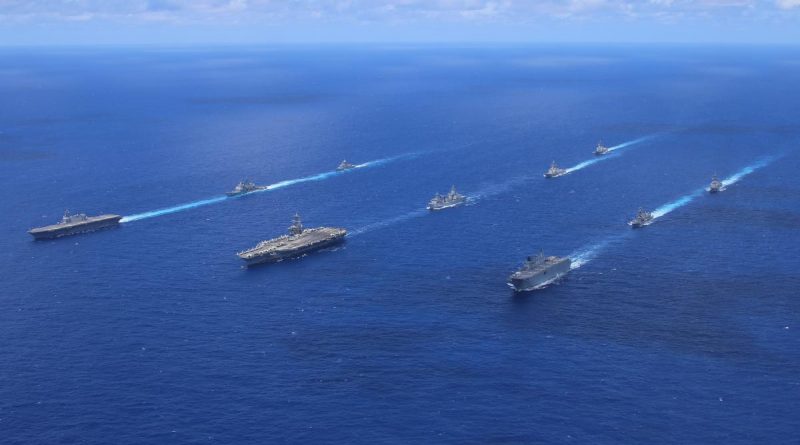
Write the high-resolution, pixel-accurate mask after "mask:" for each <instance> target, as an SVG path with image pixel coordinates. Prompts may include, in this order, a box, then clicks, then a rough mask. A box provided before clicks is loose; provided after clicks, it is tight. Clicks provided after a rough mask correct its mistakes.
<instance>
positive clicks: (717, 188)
mask: <svg viewBox="0 0 800 445" xmlns="http://www.w3.org/2000/svg"><path fill="white" fill-rule="evenodd" d="M723 191H725V186H724V185H722V182H720V180H719V179H717V175H714V176H712V177H711V184H709V186H708V192H709V193H717V192H723Z"/></svg>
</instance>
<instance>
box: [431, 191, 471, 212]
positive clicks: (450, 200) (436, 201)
mask: <svg viewBox="0 0 800 445" xmlns="http://www.w3.org/2000/svg"><path fill="white" fill-rule="evenodd" d="M466 202H467V197H466V196H464V195H462V194H460V193H458V192H457V191H456V186H453V187H451V188H450V193H448V194H446V195H440V194H438V193H437V194H436V195H435V196H434V197H433V198H432V199H431V200H430V201H429V202H428V210H431V211H434V210H444V209H449V208H451V207H458V206H460V205H463V204H465V203H466Z"/></svg>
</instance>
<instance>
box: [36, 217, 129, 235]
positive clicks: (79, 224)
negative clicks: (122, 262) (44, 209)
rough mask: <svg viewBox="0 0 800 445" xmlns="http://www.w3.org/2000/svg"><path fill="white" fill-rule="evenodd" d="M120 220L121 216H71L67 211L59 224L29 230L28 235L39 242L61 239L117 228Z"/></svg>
mask: <svg viewBox="0 0 800 445" xmlns="http://www.w3.org/2000/svg"><path fill="white" fill-rule="evenodd" d="M120 219H122V216H120V215H99V216H86V214H85V213H78V214H77V215H70V213H69V211H66V212H64V216H63V217H62V218H61V221H59V222H58V223H56V224H52V225H49V226H44V227H37V228H35V229H31V230H29V231H28V233H30V234H31V235H33V237H34V238H36V239H37V240H40V239H51V238H59V237H62V236H67V235H75V234H78V233H86V232H94V231H95V230H100V229H105V228H107V227H113V226H117V225H119V220H120Z"/></svg>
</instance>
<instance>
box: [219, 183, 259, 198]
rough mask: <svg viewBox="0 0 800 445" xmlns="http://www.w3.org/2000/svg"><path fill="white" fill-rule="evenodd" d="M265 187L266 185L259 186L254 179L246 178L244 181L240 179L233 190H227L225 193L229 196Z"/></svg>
mask: <svg viewBox="0 0 800 445" xmlns="http://www.w3.org/2000/svg"><path fill="white" fill-rule="evenodd" d="M263 189H264V187H261V186H257V185H256V184H255V183H254V182H253V181H251V180H249V179H245V180H244V181H239V183H238V184H236V187H234V188H233V190H231V191H229V192H225V194H226V195H228V196H238V195H244V194H246V193H250V192H254V191H256V190H263Z"/></svg>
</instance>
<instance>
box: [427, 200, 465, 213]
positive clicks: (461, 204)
mask: <svg viewBox="0 0 800 445" xmlns="http://www.w3.org/2000/svg"><path fill="white" fill-rule="evenodd" d="M466 203H467V202H466V201H461V202H456V203H453V204H447V205H443V206H428V210H430V211H431V212H438V211H439V210H445V209H452V208H453V207H459V206H463V205H464V204H466Z"/></svg>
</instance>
